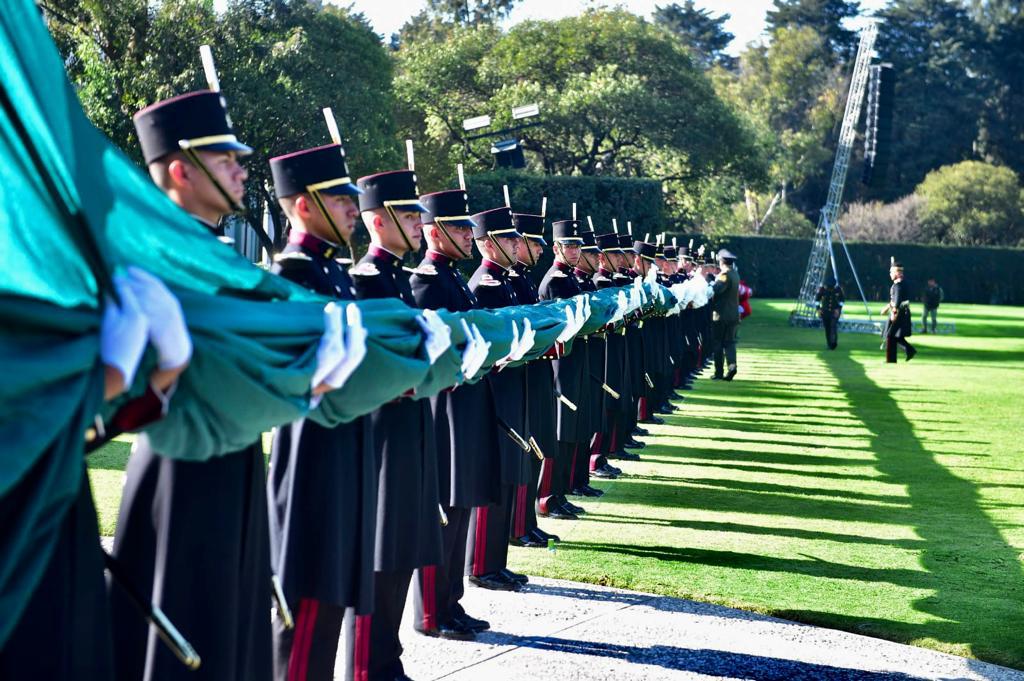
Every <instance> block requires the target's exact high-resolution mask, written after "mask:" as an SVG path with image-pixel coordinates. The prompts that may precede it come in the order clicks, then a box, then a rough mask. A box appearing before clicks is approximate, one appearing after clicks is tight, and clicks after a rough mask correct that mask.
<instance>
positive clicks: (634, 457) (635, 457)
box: [615, 452, 640, 461]
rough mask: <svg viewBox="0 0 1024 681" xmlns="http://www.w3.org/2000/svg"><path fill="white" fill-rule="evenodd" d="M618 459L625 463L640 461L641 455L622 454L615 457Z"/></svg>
mask: <svg viewBox="0 0 1024 681" xmlns="http://www.w3.org/2000/svg"><path fill="white" fill-rule="evenodd" d="M615 458H616V459H622V460H623V461H639V460H640V455H639V454H634V453H633V452H622V454H620V455H618V456H616V457H615Z"/></svg>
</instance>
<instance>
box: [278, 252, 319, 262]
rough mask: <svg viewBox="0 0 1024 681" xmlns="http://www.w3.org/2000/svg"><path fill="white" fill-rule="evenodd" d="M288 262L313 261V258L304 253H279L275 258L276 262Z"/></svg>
mask: <svg viewBox="0 0 1024 681" xmlns="http://www.w3.org/2000/svg"><path fill="white" fill-rule="evenodd" d="M286 260H307V261H308V260H312V258H311V257H309V256H308V255H306V254H305V253H303V252H302V251H291V252H289V253H278V254H277V255H275V256H274V262H284V261H286Z"/></svg>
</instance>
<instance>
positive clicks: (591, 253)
mask: <svg viewBox="0 0 1024 681" xmlns="http://www.w3.org/2000/svg"><path fill="white" fill-rule="evenodd" d="M580 229H581V231H580V236H581V237H583V247H582V248H581V249H580V259H579V262H578V263H577V264H576V269H575V270H574V271H573V275H574V276H575V277H576V281H578V282H579V285H580V290H581V291H582V292H584V293H596V292H597V285H596V284H595V283H594V275H595V274H596V273H597V258H598V255H599V254H600V249H599V248H598V246H597V237H596V236H595V234H594V230H593V229H590V227H589V225H582V224H581V225H580ZM573 345H574V347H573V352H586V368H585V369H584V372H583V388H584V392H585V394H586V395H587V397H588V398H589V399H586V400H584V401H583V404H584V405H586V406H585V407H584V408H582V411H583V415H581V416H580V417H579V418H580V422H581V424H583V425H581V433H582V436H583V439H582V440H581V441H580V442H581V445H580V447H579V448H578V449H577V450H576V452H575V453H574V455H573V462H572V470H571V471H570V473H569V491H570V492H571V493H572V495H573V496H577V497H600V496H603V495H604V491H602V490H599V489H597V488H596V487H592V486H591V485H590V468H591V461H592V459H593V458H594V455H595V454H596V453H597V452H595V444H596V445H597V450H598V451H599V450H600V430H601V418H602V416H603V415H604V398H605V394H604V391H603V389H602V388H601V384H602V383H603V380H602V375H603V374H604V356H605V348H606V344H605V339H604V337H603V335H602V334H599V333H597V334H593V335H591V336H586V337H583V338H577V339H576V341H575V342H574V344H573Z"/></svg>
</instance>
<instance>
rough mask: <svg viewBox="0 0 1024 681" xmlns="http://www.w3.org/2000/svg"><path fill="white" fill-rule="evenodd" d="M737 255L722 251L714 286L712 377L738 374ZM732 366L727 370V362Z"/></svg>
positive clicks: (719, 253) (738, 307)
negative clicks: (713, 361)
mask: <svg viewBox="0 0 1024 681" xmlns="http://www.w3.org/2000/svg"><path fill="white" fill-rule="evenodd" d="M735 263H736V256H735V255H733V254H732V253H730V252H729V251H727V250H725V249H724V248H723V249H722V250H720V251H719V252H718V265H719V271H720V273H719V275H718V276H717V277H715V282H714V284H712V286H713V287H714V289H715V297H714V298H712V299H711V304H712V313H711V314H712V317H711V322H712V335H713V337H714V346H715V349H714V355H715V375H714V376H712V380H723V381H731V380H732V379H733V378H734V377H735V376H736V371H737V367H736V332H737V330H738V328H739V324H740V301H739V293H740V277H739V274H737V273H736V270H735V269H734V268H733V265H734V264H735ZM726 361H728V363H729V367H728V371H727V372H726V373H722V372H723V370H724V368H725V367H724V365H725V362H726Z"/></svg>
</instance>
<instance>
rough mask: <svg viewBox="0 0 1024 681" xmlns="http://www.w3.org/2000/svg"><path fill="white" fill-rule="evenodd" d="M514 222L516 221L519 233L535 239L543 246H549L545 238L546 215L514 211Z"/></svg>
mask: <svg viewBox="0 0 1024 681" xmlns="http://www.w3.org/2000/svg"><path fill="white" fill-rule="evenodd" d="M512 222H513V223H515V226H516V229H518V230H519V233H520V234H522V235H523V236H525V237H526V238H527V239H533V240H534V241H536V242H537V243H539V244H540V245H542V246H547V245H548V242H547V241H545V239H544V217H543V216H542V215H534V214H532V213H513V214H512Z"/></svg>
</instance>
